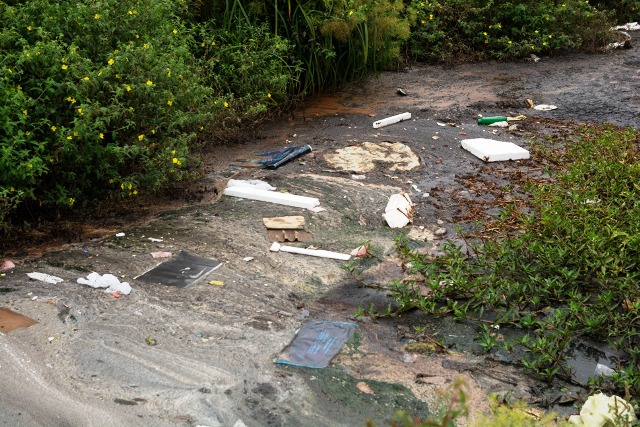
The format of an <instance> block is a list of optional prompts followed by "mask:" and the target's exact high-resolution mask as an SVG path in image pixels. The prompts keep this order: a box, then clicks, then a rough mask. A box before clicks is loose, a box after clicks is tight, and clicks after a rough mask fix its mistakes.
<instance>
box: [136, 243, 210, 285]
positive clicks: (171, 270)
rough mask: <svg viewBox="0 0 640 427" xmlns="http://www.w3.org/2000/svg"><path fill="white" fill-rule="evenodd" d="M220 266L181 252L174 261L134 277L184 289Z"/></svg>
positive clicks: (166, 262) (208, 260)
mask: <svg viewBox="0 0 640 427" xmlns="http://www.w3.org/2000/svg"><path fill="white" fill-rule="evenodd" d="M220 265H221V263H220V261H216V260H214V259H208V258H203V257H200V256H197V255H191V254H189V253H187V252H185V251H180V253H179V254H178V255H177V256H176V257H175V258H174V259H171V260H168V261H165V262H163V263H161V264H159V265H157V266H156V267H154V268H152V269H151V270H149V271H147V272H146V273H143V274H141V275H139V276H137V277H134V279H136V280H142V281H144V282H150V283H157V284H160V285H168V286H175V287H178V288H184V287H186V286H188V285H190V284H192V283H195V282H196V281H198V280H200V279H201V278H203V277H204V276H205V275H207V274H209V273H210V272H212V271H213V270H215V269H216V268H218V267H220Z"/></svg>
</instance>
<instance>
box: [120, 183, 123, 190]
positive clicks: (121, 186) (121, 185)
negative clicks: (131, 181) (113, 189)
mask: <svg viewBox="0 0 640 427" xmlns="http://www.w3.org/2000/svg"><path fill="white" fill-rule="evenodd" d="M120 189H121V190H124V182H123V183H122V184H120Z"/></svg>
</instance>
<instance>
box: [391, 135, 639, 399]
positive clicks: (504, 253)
mask: <svg viewBox="0 0 640 427" xmlns="http://www.w3.org/2000/svg"><path fill="white" fill-rule="evenodd" d="M639 156H640V132H639V131H638V130H633V129H624V130H620V129H614V128H606V127H605V128H602V127H588V128H580V129H576V130H575V131H574V134H573V136H572V137H570V138H568V139H567V140H562V141H559V140H554V139H549V140H547V141H544V142H538V143H537V144H536V145H535V146H534V157H535V158H536V162H537V163H541V164H543V165H545V166H546V168H547V175H542V177H537V178H529V179H528V180H527V182H525V183H523V186H524V188H525V189H526V190H527V193H528V197H527V198H524V199H523V198H522V197H518V196H516V195H514V199H513V202H512V206H510V207H507V208H505V210H504V212H503V213H502V215H501V216H500V217H499V218H497V219H496V223H495V224H490V225H488V226H487V228H486V229H502V230H504V231H503V232H500V233H497V234H496V233H493V234H489V233H487V232H484V230H483V228H482V227H481V226H478V229H476V230H475V235H476V236H478V235H480V236H483V237H481V238H475V239H469V241H468V242H467V246H468V248H469V251H468V252H464V251H463V249H462V248H461V247H459V246H455V245H454V244H452V243H449V244H447V245H446V246H445V247H444V255H443V256H440V257H436V258H429V257H427V256H424V255H420V254H418V253H416V252H414V251H412V250H411V249H410V248H409V247H408V244H407V241H406V238H404V237H400V238H399V239H398V249H399V251H400V253H401V254H402V255H403V256H404V257H405V259H406V262H408V263H410V265H411V266H412V271H411V272H410V273H413V274H416V273H417V274H420V275H421V276H422V277H423V278H424V282H415V281H402V282H396V283H395V284H394V285H393V295H394V297H395V298H396V300H397V301H398V305H399V306H398V308H397V309H394V310H389V311H388V312H386V313H382V314H386V315H394V314H396V313H398V312H402V311H406V310H409V309H420V310H423V311H425V312H428V313H431V314H434V315H441V316H445V315H447V316H448V315H452V316H455V317H457V318H460V319H469V320H471V321H474V322H476V323H477V324H478V325H479V326H478V333H479V334H478V339H479V342H480V345H481V347H482V348H483V349H484V350H485V351H487V352H489V351H491V350H493V349H494V348H497V347H502V348H503V349H504V350H506V351H515V352H517V353H516V354H519V355H521V356H522V363H523V364H524V366H525V368H526V369H527V370H529V371H530V372H531V373H532V374H534V375H535V376H537V377H539V378H541V379H544V380H546V381H549V382H552V381H553V380H554V378H556V377H560V378H565V379H568V378H570V375H571V372H570V370H569V368H568V366H567V364H566V363H565V351H566V350H567V349H569V348H570V346H571V345H572V344H573V343H575V342H576V340H577V339H579V338H582V337H587V338H590V339H592V340H597V341H603V342H608V343H609V344H610V345H612V346H614V347H615V349H616V350H617V353H618V360H617V365H616V366H614V367H615V369H616V371H615V373H614V374H613V375H611V376H609V377H598V380H594V381H593V384H592V385H593V386H594V387H598V388H599V389H600V390H610V391H613V392H617V393H619V395H622V396H624V395H626V393H627V392H628V393H630V394H631V396H632V397H634V398H635V399H638V398H639V397H640V287H639V286H638V283H639V282H640V223H639V222H638V218H640V184H639V183H640V163H638V158H639ZM461 233H462V232H461ZM423 286H426V288H427V289H428V293H427V294H428V296H426V297H425V296H424V295H425V291H424V289H421V290H420V289H419V288H420V287H423ZM488 325H491V326H488ZM492 326H493V327H495V328H497V327H500V326H502V327H506V328H511V329H512V330H520V331H522V334H521V338H520V339H517V340H515V341H511V342H509V341H505V342H500V341H499V340H497V339H496V333H495V331H494V330H492V329H493V328H492Z"/></svg>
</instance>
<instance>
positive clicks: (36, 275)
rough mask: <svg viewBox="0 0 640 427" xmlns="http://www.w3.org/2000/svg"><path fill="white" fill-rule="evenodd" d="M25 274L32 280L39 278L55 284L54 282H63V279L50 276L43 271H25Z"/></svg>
mask: <svg viewBox="0 0 640 427" xmlns="http://www.w3.org/2000/svg"><path fill="white" fill-rule="evenodd" d="M27 276H29V277H30V278H31V279H34V280H39V281H41V282H45V283H51V284H52V285H55V284H56V283H60V282H64V280H63V279H61V278H59V277H56V276H51V275H49V274H45V273H35V272H34V273H27Z"/></svg>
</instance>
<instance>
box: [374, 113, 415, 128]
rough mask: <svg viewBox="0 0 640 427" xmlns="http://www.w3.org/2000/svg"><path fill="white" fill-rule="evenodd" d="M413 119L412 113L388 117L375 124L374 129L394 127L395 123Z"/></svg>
mask: <svg viewBox="0 0 640 427" xmlns="http://www.w3.org/2000/svg"><path fill="white" fill-rule="evenodd" d="M409 119H411V113H402V114H396V115H395V116H391V117H387V118H386V119H382V120H378V121H377V122H373V127H374V128H381V127H383V126H388V125H392V124H394V123H400V122H402V121H405V120H409Z"/></svg>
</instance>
